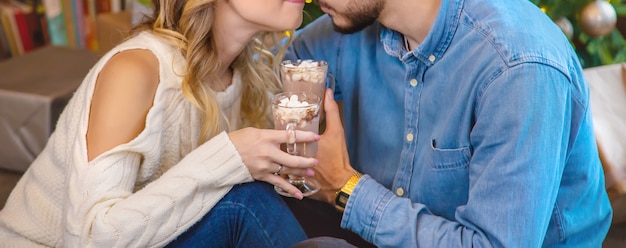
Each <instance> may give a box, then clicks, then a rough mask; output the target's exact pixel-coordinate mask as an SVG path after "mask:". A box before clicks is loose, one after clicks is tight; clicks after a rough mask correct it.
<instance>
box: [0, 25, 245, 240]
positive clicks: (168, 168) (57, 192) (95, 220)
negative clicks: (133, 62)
mask: <svg viewBox="0 0 626 248" xmlns="http://www.w3.org/2000/svg"><path fill="white" fill-rule="evenodd" d="M137 48H140V49H149V50H151V51H152V52H153V53H154V54H155V55H156V57H157V58H158V60H159V66H160V84H159V86H158V88H157V91H156V96H155V98H154V104H153V106H152V108H151V109H150V110H149V112H148V115H147V120H146V127H145V129H144V130H143V131H142V132H141V134H139V136H137V137H136V138H135V139H133V140H132V141H130V142H129V143H127V144H123V145H120V146H117V147H115V148H113V149H111V150H109V151H107V152H105V153H103V154H102V155H100V156H98V157H97V158H96V159H94V160H92V161H91V162H88V159H87V147H86V139H85V137H86V132H87V122H88V117H89V109H90V102H91V97H92V94H93V90H94V85H95V82H96V78H97V76H98V73H99V72H100V70H101V69H102V67H103V66H104V64H105V63H106V62H107V61H108V60H109V59H110V58H111V56H113V55H114V54H116V53H118V52H120V51H122V50H128V49H137ZM172 58H173V59H172ZM184 66H185V65H184V60H183V58H182V56H181V55H180V52H179V51H178V50H177V49H175V48H174V47H172V46H170V45H168V44H166V43H165V42H163V41H161V40H159V39H158V38H157V37H155V36H153V35H151V34H149V33H145V32H144V33H142V34H140V35H138V36H136V37H134V38H131V39H129V40H128V41H126V42H124V43H122V44H120V45H119V46H117V47H116V48H114V49H113V50H112V51H110V52H109V53H107V54H106V55H104V56H103V57H102V59H101V60H100V61H99V62H98V63H97V64H96V65H95V67H94V68H93V69H92V70H91V71H90V72H89V74H88V75H87V76H86V78H85V79H84V82H83V84H82V85H81V86H80V87H79V88H78V89H77V91H76V93H75V95H74V96H73V98H72V99H71V100H70V102H69V103H68V105H67V107H66V108H65V110H64V112H63V114H62V115H61V117H60V119H59V122H58V124H57V127H56V131H55V132H54V134H52V136H51V137H50V139H49V141H48V144H47V146H46V147H45V149H44V150H43V152H42V153H41V154H40V155H39V157H38V158H37V159H36V160H35V161H34V162H33V164H32V165H31V166H30V168H29V169H28V171H26V173H25V174H24V176H23V177H22V178H21V180H20V181H19V182H18V183H17V185H16V187H15V189H14V190H13V192H12V193H11V195H10V197H9V199H8V201H7V203H6V206H5V208H4V209H2V211H0V246H1V247H20V248H22V247H80V248H83V247H161V246H164V245H166V244H167V243H169V242H170V241H172V240H173V239H174V238H175V237H177V236H178V235H180V234H181V233H182V232H184V231H185V230H186V229H187V228H189V227H190V226H191V225H193V224H194V223H195V222H197V221H198V220H199V219H200V218H201V217H202V216H203V215H205V214H206V213H207V212H208V211H209V210H210V209H211V208H212V207H213V206H214V205H215V204H216V203H217V202H218V201H219V200H220V199H221V198H222V197H223V196H224V195H225V194H226V193H227V192H228V191H229V190H230V189H231V187H232V186H233V185H235V184H238V183H243V182H249V181H252V180H253V179H252V176H251V175H250V172H249V171H248V170H247V168H246V167H245V166H244V164H243V162H242V159H241V157H240V156H239V154H238V153H237V151H236V150H235V147H234V146H233V144H232V143H231V142H230V140H229V138H228V135H227V134H226V133H225V132H222V133H220V134H219V135H217V136H216V137H214V138H213V139H211V140H209V141H208V142H206V143H204V144H202V145H201V146H198V147H197V145H196V143H197V140H198V139H197V136H198V132H199V121H198V120H199V117H198V115H197V113H196V110H195V109H194V107H193V106H192V104H191V103H190V102H189V101H187V100H186V99H185V98H184V97H183V96H182V93H181V86H180V83H181V78H180V77H179V75H181V74H182V72H184V68H185V67H184ZM217 99H218V102H219V104H220V106H221V108H222V110H223V111H224V113H225V114H226V116H227V118H229V119H230V122H231V124H234V125H235V128H239V123H241V121H239V109H240V101H241V80H240V76H239V74H238V73H237V72H235V75H234V77H233V83H232V85H231V86H230V87H229V88H228V89H227V90H226V91H225V92H220V93H218V96H217Z"/></svg>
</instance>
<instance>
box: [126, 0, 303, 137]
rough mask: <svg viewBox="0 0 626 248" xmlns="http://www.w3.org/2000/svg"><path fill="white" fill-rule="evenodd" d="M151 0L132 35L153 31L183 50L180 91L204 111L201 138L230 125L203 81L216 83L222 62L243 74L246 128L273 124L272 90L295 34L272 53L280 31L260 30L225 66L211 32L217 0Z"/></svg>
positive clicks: (277, 84)
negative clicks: (150, 9)
mask: <svg viewBox="0 0 626 248" xmlns="http://www.w3.org/2000/svg"><path fill="white" fill-rule="evenodd" d="M152 4H153V8H154V13H153V15H152V16H151V17H146V19H145V21H144V22H143V23H140V24H139V25H137V26H135V27H133V28H132V29H131V32H130V33H131V35H132V34H137V33H139V32H142V31H149V32H152V33H153V34H155V35H157V36H159V37H161V38H163V39H164V40H166V41H167V42H169V43H171V44H172V45H174V46H177V47H179V48H180V51H181V53H182V55H183V57H184V58H185V60H186V62H187V66H186V68H187V69H186V70H187V71H186V72H184V74H183V75H181V76H182V77H183V79H182V92H183V94H184V96H185V97H186V98H187V99H188V100H189V101H191V103H193V104H194V105H195V106H196V107H197V108H198V110H199V113H201V118H202V119H201V132H200V137H199V142H200V143H203V142H205V141H207V140H209V139H211V138H212V137H213V136H215V135H217V134H218V133H219V132H221V131H222V130H225V128H226V127H224V126H223V124H221V121H220V118H222V115H223V114H222V113H221V110H220V108H219V106H218V104H217V102H216V100H215V94H216V93H215V91H213V90H212V89H211V88H210V86H209V85H208V84H205V83H203V80H206V79H209V80H211V81H215V82H217V81H218V80H219V79H218V78H217V72H218V71H219V70H220V69H223V67H224V66H230V67H232V69H234V70H237V71H239V73H240V75H241V80H242V85H243V93H242V94H243V95H242V101H241V115H242V116H241V119H242V120H243V124H244V126H252V127H257V128H269V127H271V125H272V121H271V108H270V100H269V97H270V95H269V94H270V93H276V92H278V91H279V90H280V87H281V86H280V85H281V84H280V80H279V77H278V75H279V74H278V71H279V67H278V66H279V64H280V59H282V57H283V55H284V51H285V48H286V45H287V44H289V42H290V41H291V38H290V39H289V41H288V42H287V43H286V44H285V45H283V46H281V47H280V49H279V50H278V51H279V52H278V53H277V55H274V54H273V53H272V52H270V50H269V48H268V46H267V45H266V44H280V41H279V38H280V37H282V32H275V33H260V34H258V35H257V36H256V37H254V38H253V39H252V41H250V43H249V44H248V45H247V46H246V48H245V49H244V50H243V52H242V53H241V54H239V56H237V58H236V59H235V60H234V61H233V63H232V64H231V65H222V64H220V63H219V60H218V51H217V49H216V47H215V40H214V37H213V35H212V27H213V21H214V19H213V18H214V10H215V4H216V0H153V1H152ZM267 41H269V42H267ZM226 125H228V124H226Z"/></svg>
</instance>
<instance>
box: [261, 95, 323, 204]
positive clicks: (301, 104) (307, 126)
mask: <svg viewBox="0 0 626 248" xmlns="http://www.w3.org/2000/svg"><path fill="white" fill-rule="evenodd" d="M320 104H321V99H320V97H319V96H317V95H313V94H307V93H295V92H283V93H279V94H276V95H274V97H272V113H273V116H274V129H277V130H285V132H286V135H287V143H286V144H285V150H286V151H287V153H289V154H291V155H297V156H303V157H315V155H317V142H313V143H304V142H299V143H298V142H296V130H303V131H311V132H314V133H319V123H320V116H319V113H320ZM288 181H289V183H291V184H292V185H294V186H295V187H296V188H298V189H299V190H300V191H301V192H302V195H303V196H309V195H312V194H315V193H316V192H317V191H319V189H320V184H319V183H318V182H317V181H315V180H313V179H310V178H306V177H300V176H292V175H288ZM274 188H275V189H276V192H278V193H279V194H281V195H284V196H290V197H291V195H290V194H289V193H287V192H286V191H284V190H283V189H281V188H280V187H278V186H275V187H274Z"/></svg>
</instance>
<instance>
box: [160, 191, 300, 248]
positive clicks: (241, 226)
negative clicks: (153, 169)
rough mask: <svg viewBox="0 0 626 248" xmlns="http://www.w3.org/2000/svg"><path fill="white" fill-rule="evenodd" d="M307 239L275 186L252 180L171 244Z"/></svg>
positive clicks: (283, 243)
mask: <svg viewBox="0 0 626 248" xmlns="http://www.w3.org/2000/svg"><path fill="white" fill-rule="evenodd" d="M306 238H307V237H306V234H305V233H304V230H302V227H301V226H300V224H299V223H298V221H297V220H296V218H295V217H294V216H293V214H292V213H291V211H290V210H289V208H288V207H287V205H286V204H285V202H284V201H283V200H282V199H281V198H280V197H279V195H278V194H277V193H276V192H274V188H273V187H272V186H271V185H269V184H267V183H263V182H252V183H245V184H241V185H236V186H235V187H233V188H232V189H231V190H230V192H229V193H228V194H226V196H224V198H222V200H220V201H219V202H218V203H217V205H215V207H213V209H211V211H209V212H208V213H207V214H206V215H205V216H204V217H203V218H202V219H201V220H200V221H198V223H196V224H195V225H193V226H192V227H190V228H189V229H188V230H187V231H186V232H184V233H183V234H181V235H180V236H179V237H178V238H177V239H176V240H174V241H172V242H171V243H170V244H168V245H167V247H194V248H195V247H291V246H292V245H294V244H296V243H298V242H300V241H303V240H305V239H306Z"/></svg>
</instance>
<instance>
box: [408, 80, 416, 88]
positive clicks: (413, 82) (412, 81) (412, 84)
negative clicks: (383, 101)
mask: <svg viewBox="0 0 626 248" xmlns="http://www.w3.org/2000/svg"><path fill="white" fill-rule="evenodd" d="M409 83H410V84H411V86H413V87H415V86H417V79H415V78H414V79H411V81H410V82H409Z"/></svg>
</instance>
